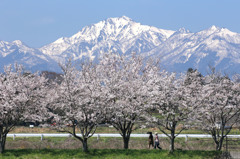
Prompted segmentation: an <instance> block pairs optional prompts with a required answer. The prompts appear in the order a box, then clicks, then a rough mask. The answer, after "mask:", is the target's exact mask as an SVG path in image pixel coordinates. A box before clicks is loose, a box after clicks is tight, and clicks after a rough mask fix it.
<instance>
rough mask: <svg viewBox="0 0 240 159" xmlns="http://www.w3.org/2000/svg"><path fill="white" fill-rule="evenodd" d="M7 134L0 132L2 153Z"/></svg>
mask: <svg viewBox="0 0 240 159" xmlns="http://www.w3.org/2000/svg"><path fill="white" fill-rule="evenodd" d="M6 137H7V135H5V134H0V153H3V152H4V150H5V142H6Z"/></svg>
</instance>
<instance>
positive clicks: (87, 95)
mask: <svg viewBox="0 0 240 159" xmlns="http://www.w3.org/2000/svg"><path fill="white" fill-rule="evenodd" d="M60 66H61V68H62V72H63V73H62V74H55V73H49V72H42V73H40V74H39V73H34V74H33V73H26V72H25V71H24V69H23V66H21V65H17V64H16V65H15V66H14V67H12V66H11V65H9V66H5V68H4V70H5V71H4V73H1V74H0V153H3V152H4V150H5V143H6V136H7V134H8V133H9V132H10V131H11V130H12V129H13V128H14V126H16V125H17V124H18V123H19V122H21V121H38V122H40V123H44V122H46V121H49V120H50V119H51V120H54V123H55V124H54V128H55V129H57V130H58V131H61V132H67V133H69V134H71V135H72V136H74V137H75V138H77V139H78V140H80V141H81V143H82V148H83V151H88V144H87V143H88V142H87V141H88V139H89V138H90V137H91V136H92V135H93V134H94V133H95V131H96V129H97V127H98V125H99V124H103V123H107V124H110V125H112V126H113V127H114V128H115V129H116V130H117V131H118V132H119V133H120V134H121V136H122V139H123V145H124V149H128V144H129V140H130V135H131V133H132V132H133V131H134V130H136V129H138V128H140V127H157V128H158V129H159V130H160V131H161V132H162V133H164V134H166V135H167V137H168V138H169V140H170V151H171V152H173V151H174V141H175V138H176V137H177V135H179V134H180V133H181V132H182V131H183V130H185V129H189V128H194V129H200V130H203V131H205V132H207V133H208V134H211V135H212V139H213V140H214V142H215V145H216V150H219V151H220V150H221V149H222V144H223V140H224V138H225V137H226V135H228V134H229V133H230V131H231V129H232V128H233V126H234V125H236V124H237V123H238V121H239V119H240V104H239V103H240V84H239V82H238V81H239V78H236V80H232V79H230V78H229V77H227V76H224V75H222V74H220V73H217V72H215V71H214V69H212V72H211V73H210V74H209V75H206V76H203V75H201V74H200V73H199V72H198V71H197V70H193V69H189V70H188V71H187V72H186V73H185V74H180V75H179V74H176V73H169V72H166V71H164V70H162V69H161V67H160V63H159V60H156V59H148V60H146V59H144V58H143V57H141V56H138V55H135V54H132V55H131V56H125V55H119V54H112V53H111V54H106V55H103V57H101V59H99V61H98V62H91V61H84V62H82V63H81V64H79V65H75V64H73V62H72V61H71V59H70V60H69V61H67V62H66V63H65V64H61V65H60ZM236 77H237V76H236ZM139 123H140V124H139ZM49 125H50V124H49ZM77 131H78V132H80V134H81V136H78V135H77V133H76V132H77Z"/></svg>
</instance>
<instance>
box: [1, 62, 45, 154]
mask: <svg viewBox="0 0 240 159" xmlns="http://www.w3.org/2000/svg"><path fill="white" fill-rule="evenodd" d="M46 85H47V83H46V80H45V78H43V77H40V76H39V75H38V74H37V73H36V74H31V73H24V71H23V67H22V66H21V65H15V67H14V68H13V67H12V66H11V65H10V66H7V67H5V72H4V73H1V74H0V153H3V152H4V150H5V143H6V137H7V134H8V133H9V132H10V131H11V130H12V129H13V128H14V126H16V125H17V124H18V123H19V122H21V121H42V120H43V114H45V112H46V110H45V109H44V105H45V104H46V103H45V102H44V101H45V100H44V99H45V96H46V88H47V87H46Z"/></svg>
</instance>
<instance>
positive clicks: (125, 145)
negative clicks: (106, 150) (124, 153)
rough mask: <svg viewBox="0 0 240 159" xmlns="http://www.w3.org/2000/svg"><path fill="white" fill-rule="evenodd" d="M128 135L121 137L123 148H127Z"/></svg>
mask: <svg viewBox="0 0 240 159" xmlns="http://www.w3.org/2000/svg"><path fill="white" fill-rule="evenodd" d="M129 139H130V138H129V137H123V143H124V149H128V143H129Z"/></svg>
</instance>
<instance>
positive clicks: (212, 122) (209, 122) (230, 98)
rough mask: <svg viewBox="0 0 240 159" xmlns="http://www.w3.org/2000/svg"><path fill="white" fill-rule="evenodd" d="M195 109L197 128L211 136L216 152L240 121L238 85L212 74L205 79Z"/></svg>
mask: <svg viewBox="0 0 240 159" xmlns="http://www.w3.org/2000/svg"><path fill="white" fill-rule="evenodd" d="M198 100H199V102H197V108H196V109H195V113H194V114H195V118H196V120H195V122H196V124H197V126H198V127H199V128H200V129H201V130H203V131H205V132H207V133H209V134H211V135H212V138H213V140H214V142H215V144H216V150H218V151H220V150H221V149H222V144H223V140H224V138H225V137H226V136H227V135H228V134H229V132H230V131H231V129H232V127H233V125H234V124H236V123H237V122H238V121H239V119H240V104H239V103H240V85H239V83H234V82H233V81H232V80H231V79H229V78H228V77H226V76H221V75H220V74H217V73H215V72H213V73H212V74H210V75H208V76H206V77H205V84H204V85H203V87H202V89H201V94H199V98H198Z"/></svg>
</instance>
